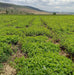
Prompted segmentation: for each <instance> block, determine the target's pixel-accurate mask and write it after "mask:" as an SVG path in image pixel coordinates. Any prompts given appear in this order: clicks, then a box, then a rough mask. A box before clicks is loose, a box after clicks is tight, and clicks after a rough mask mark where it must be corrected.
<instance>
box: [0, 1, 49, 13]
mask: <svg viewBox="0 0 74 75" xmlns="http://www.w3.org/2000/svg"><path fill="white" fill-rule="evenodd" d="M2 13H3V14H50V13H48V12H46V11H43V10H40V9H38V8H34V7H30V6H21V5H14V4H8V3H1V2H0V14H2Z"/></svg>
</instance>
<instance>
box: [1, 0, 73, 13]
mask: <svg viewBox="0 0 74 75" xmlns="http://www.w3.org/2000/svg"><path fill="white" fill-rule="evenodd" d="M0 2H7V3H13V4H18V5H27V6H33V7H37V8H40V9H42V10H46V11H58V12H74V0H0Z"/></svg>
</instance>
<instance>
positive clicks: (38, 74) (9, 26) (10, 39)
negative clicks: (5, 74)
mask: <svg viewBox="0 0 74 75" xmlns="http://www.w3.org/2000/svg"><path fill="white" fill-rule="evenodd" d="M4 63H7V64H9V65H10V66H12V67H13V68H15V69H16V74H15V75H74V15H0V73H2V71H3V68H4V65H3V64H4ZM12 75H13V74H12Z"/></svg>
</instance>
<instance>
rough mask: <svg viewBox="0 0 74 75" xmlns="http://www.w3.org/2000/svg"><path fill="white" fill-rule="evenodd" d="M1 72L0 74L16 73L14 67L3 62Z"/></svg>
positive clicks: (9, 74)
mask: <svg viewBox="0 0 74 75" xmlns="http://www.w3.org/2000/svg"><path fill="white" fill-rule="evenodd" d="M3 65H4V68H3V73H1V75H16V69H14V68H13V67H11V66H10V65H9V64H7V63H4V64H3Z"/></svg>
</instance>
